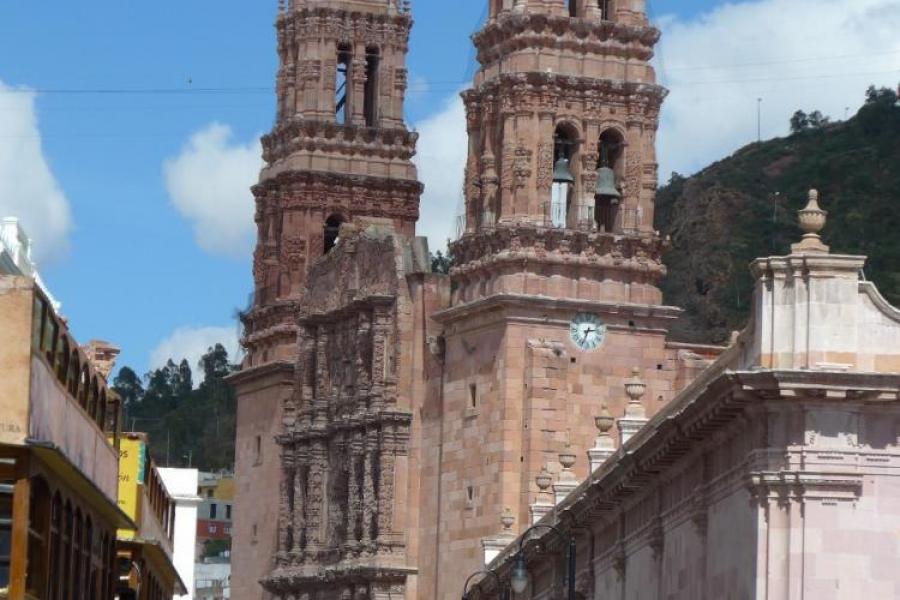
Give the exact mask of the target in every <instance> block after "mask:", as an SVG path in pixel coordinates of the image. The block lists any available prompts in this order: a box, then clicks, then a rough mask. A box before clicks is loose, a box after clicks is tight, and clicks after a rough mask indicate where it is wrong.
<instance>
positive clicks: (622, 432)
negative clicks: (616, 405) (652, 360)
mask: <svg viewBox="0 0 900 600" xmlns="http://www.w3.org/2000/svg"><path fill="white" fill-rule="evenodd" d="M646 391H647V384H646V383H644V381H643V380H642V379H641V370H640V369H639V368H637V367H635V368H634V369H632V371H631V378H630V379H626V380H625V394H626V395H627V396H628V405H627V406H626V407H625V414H624V415H623V416H622V418H620V419H618V420H617V423H618V426H619V445H620V446H622V445H624V444H625V442H627V441H628V440H630V439H631V437H632V436H633V435H634V434H635V433H637V432H638V431H639V430H640V429H641V427H643V426H644V424H645V423H646V422H647V421H648V419H647V411H646V410H644V405H643V404H642V403H641V398H643V397H644V393H645V392H646Z"/></svg>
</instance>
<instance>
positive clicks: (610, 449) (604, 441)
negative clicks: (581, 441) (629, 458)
mask: <svg viewBox="0 0 900 600" xmlns="http://www.w3.org/2000/svg"><path fill="white" fill-rule="evenodd" d="M614 423H615V419H613V417H612V415H611V414H609V408H608V407H607V406H606V405H605V404H604V405H603V406H602V407H600V414H599V415H597V416H596V417H594V425H595V426H596V427H597V431H598V432H599V433H598V434H597V439H596V441H594V447H593V448H591V449H590V450H588V452H587V454H588V462H589V463H590V465H591V472H592V473H593V472H594V471H596V470H597V469H599V468H600V465H602V464H603V463H604V462H606V460H607V459H608V458H609V457H610V456H612V455H613V454H615V452H616V446H615V442H613V439H612V436H611V435H610V433H609V432H610V431H611V430H612V427H613V424H614Z"/></svg>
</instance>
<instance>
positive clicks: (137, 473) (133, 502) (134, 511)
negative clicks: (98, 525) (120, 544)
mask: <svg viewBox="0 0 900 600" xmlns="http://www.w3.org/2000/svg"><path fill="white" fill-rule="evenodd" d="M146 461H147V445H146V444H145V443H144V440H141V439H132V438H127V437H123V438H121V439H120V440H119V508H120V509H122V512H124V513H125V514H126V515H128V516H129V517H131V519H132V520H133V521H134V522H136V523H137V522H139V519H140V515H139V514H138V511H139V510H140V499H141V488H142V487H143V485H144V469H145V468H146ZM121 533H123V532H120V537H121Z"/></svg>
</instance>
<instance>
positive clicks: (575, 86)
mask: <svg viewBox="0 0 900 600" xmlns="http://www.w3.org/2000/svg"><path fill="white" fill-rule="evenodd" d="M668 93H669V92H668V90H666V88H664V87H662V86H661V85H658V84H656V83H647V82H637V81H625V80H623V79H598V78H595V77H581V76H574V75H564V74H559V73H545V72H539V71H527V72H519V73H503V74H500V75H498V76H495V77H491V78H489V79H487V80H486V81H484V82H483V83H481V84H479V85H476V86H475V87H474V88H471V89H469V90H466V91H464V92H463V93H462V97H463V100H465V102H466V104H467V105H471V104H473V103H476V104H477V103H482V104H484V103H487V102H489V101H498V100H499V99H500V98H501V97H503V98H507V97H510V96H512V97H513V98H516V97H521V98H523V99H525V98H527V97H536V98H539V97H540V96H541V95H544V96H549V97H558V96H561V95H563V94H565V96H566V99H567V100H568V101H582V100H584V99H586V98H588V97H590V96H596V97H597V98H592V99H598V98H599V99H614V98H621V99H622V100H623V101H624V100H625V99H627V98H634V97H637V98H640V99H641V100H642V101H643V103H644V104H646V108H645V109H643V110H650V111H652V112H659V109H660V107H661V106H662V102H663V100H665V98H666V96H667V95H668ZM548 108H555V106H554V107H551V106H549V105H548Z"/></svg>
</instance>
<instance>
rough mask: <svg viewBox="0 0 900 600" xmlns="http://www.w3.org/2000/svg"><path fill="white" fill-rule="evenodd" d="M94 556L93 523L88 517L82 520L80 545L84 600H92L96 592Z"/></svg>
mask: <svg viewBox="0 0 900 600" xmlns="http://www.w3.org/2000/svg"><path fill="white" fill-rule="evenodd" d="M93 554H94V523H93V521H91V518H90V517H87V518H86V519H85V520H84V541H83V542H82V543H81V569H82V571H83V573H84V575H83V577H84V584H83V585H82V588H83V590H84V598H85V600H94V598H96V597H97V596H95V592H96V584H95V582H94V579H95V575H96V573H95V572H94V564H93Z"/></svg>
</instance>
